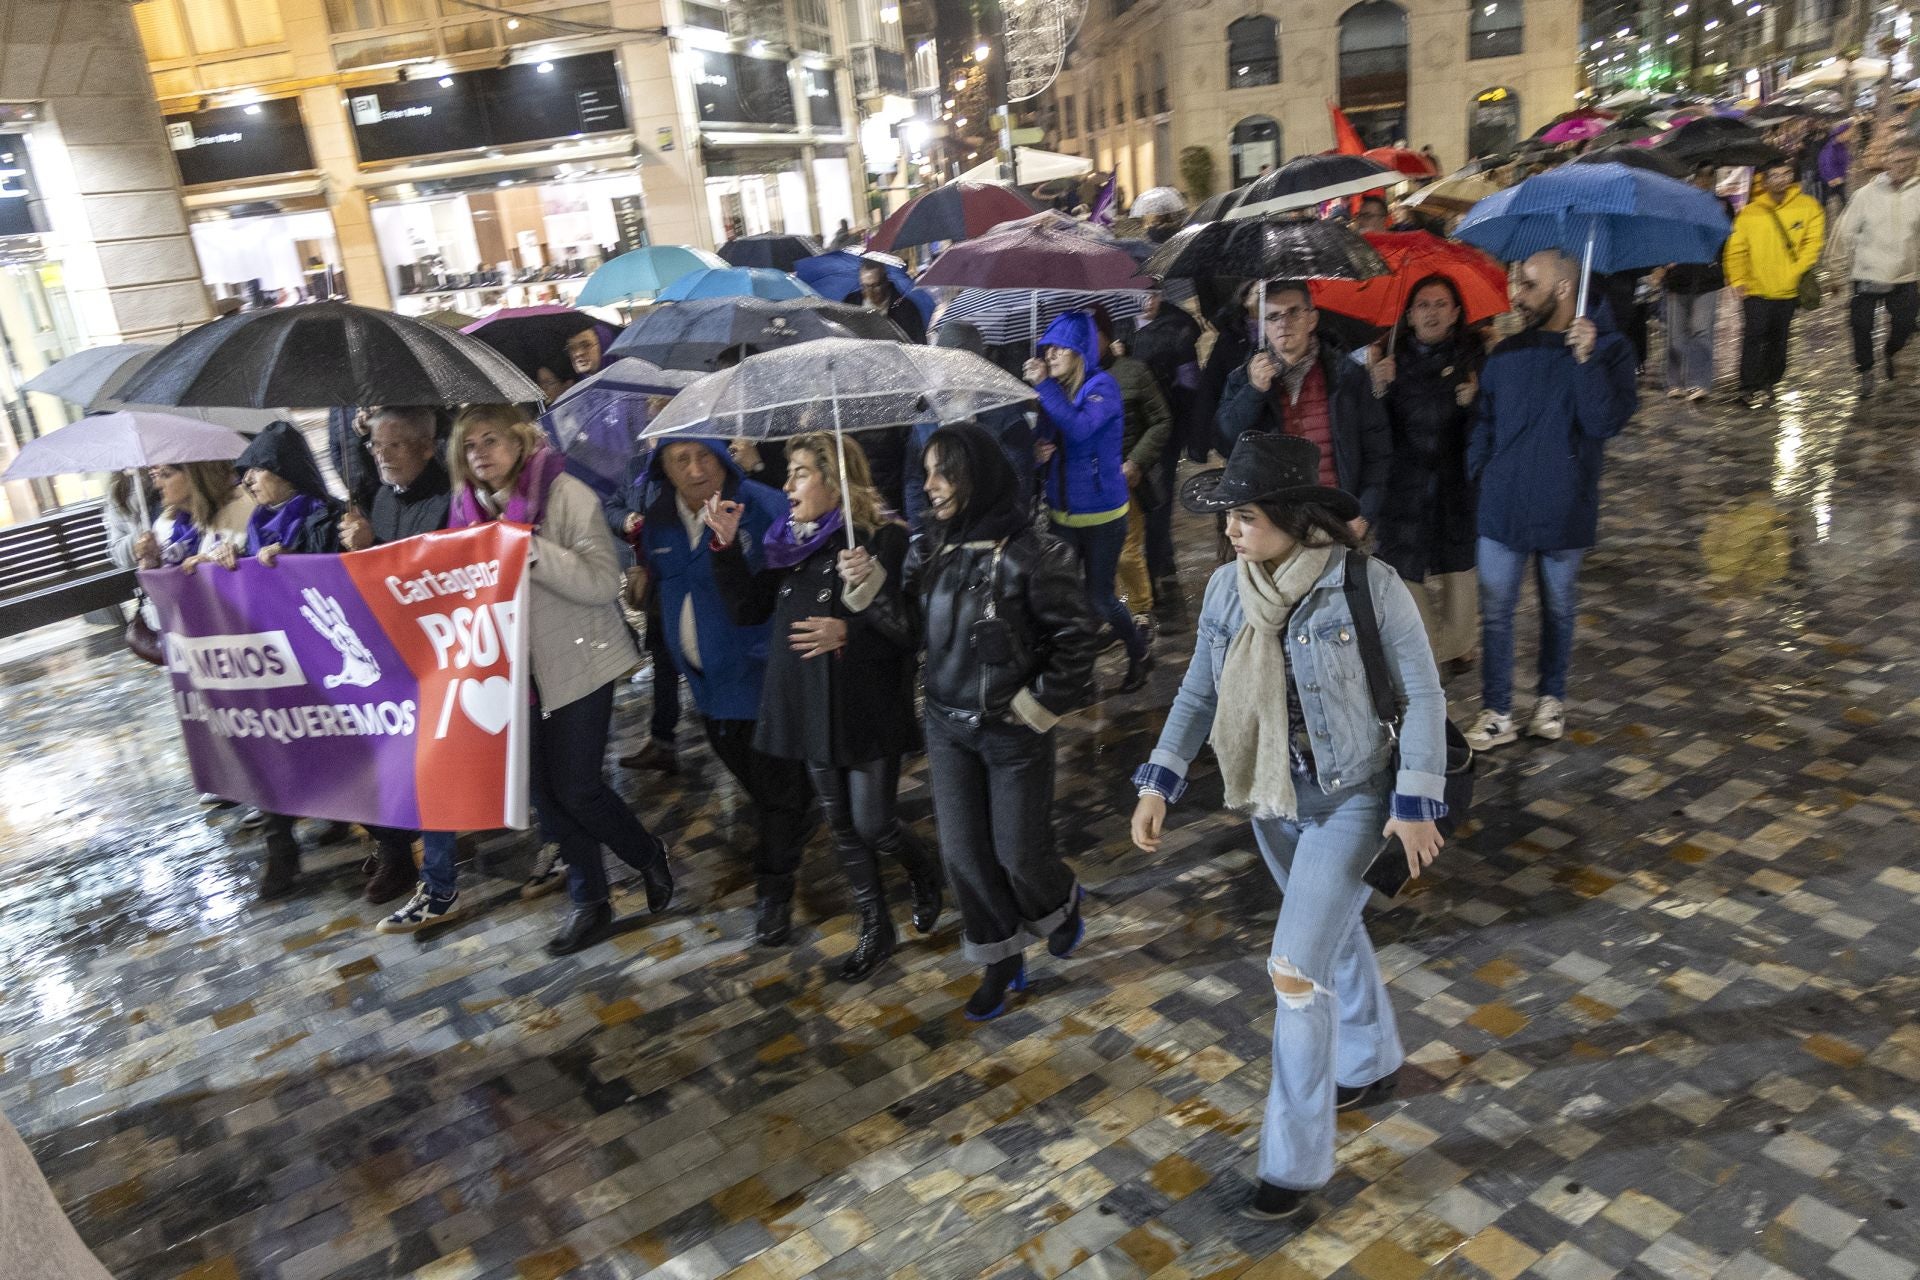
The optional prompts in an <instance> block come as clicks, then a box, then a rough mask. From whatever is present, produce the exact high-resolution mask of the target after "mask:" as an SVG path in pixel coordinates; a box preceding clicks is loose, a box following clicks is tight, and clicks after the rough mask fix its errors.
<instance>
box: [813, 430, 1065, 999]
mask: <svg viewBox="0 0 1920 1280" xmlns="http://www.w3.org/2000/svg"><path fill="white" fill-rule="evenodd" d="M922 462H923V465H924V466H925V469H926V477H927V479H926V489H927V500H928V523H927V532H926V534H925V536H923V537H920V538H917V539H915V540H914V542H913V546H912V549H911V550H910V551H909V552H908V555H907V561H906V565H905V567H904V569H903V572H902V586H901V589H900V590H899V591H897V592H894V591H888V590H886V584H885V583H884V582H883V583H882V584H881V588H880V596H879V598H878V599H877V600H875V601H874V603H873V604H872V605H870V606H869V607H868V611H869V612H871V613H872V614H873V620H872V622H871V624H870V625H872V626H875V627H878V628H883V629H887V630H889V631H890V633H891V634H892V635H893V636H895V637H896V638H898V639H903V640H904V639H907V638H910V637H912V636H914V635H915V634H916V633H917V634H918V635H919V636H921V637H924V639H925V641H926V653H927V657H926V677H925V682H924V683H925V690H926V737H927V763H928V766H929V769H928V772H929V775H930V779H931V782H932V786H933V812H934V816H935V818H936V819H937V820H938V822H939V826H940V857H941V861H942V862H944V863H945V864H946V868H947V876H948V878H949V879H950V880H951V881H952V884H953V890H954V896H955V898H956V899H957V900H958V901H959V904H960V918H961V922H962V925H963V943H962V946H963V950H964V952H965V955H966V957H967V959H968V960H970V961H972V962H973V963H975V964H978V965H982V966H984V968H985V972H984V974H983V975H982V977H981V980H980V985H979V987H978V988H977V989H976V990H975V991H974V993H973V994H972V995H971V996H970V997H968V999H967V1004H966V1016H967V1017H968V1018H969V1019H971V1020H973V1021H976V1022H982V1021H985V1020H987V1019H989V1018H997V1017H999V1016H1000V1015H1001V1014H1002V1013H1005V1012H1006V1010H1007V993H1008V991H1010V990H1011V991H1024V990H1025V989H1026V985H1027V978H1026V958H1025V953H1026V949H1027V947H1029V946H1030V945H1032V944H1033V943H1035V942H1041V941H1044V942H1045V943H1046V944H1047V950H1048V951H1050V952H1052V953H1053V954H1054V955H1056V956H1063V957H1064V956H1067V955H1071V954H1072V953H1073V950H1074V948H1076V947H1077V946H1079V945H1080V939H1081V936H1082V934H1083V932H1084V924H1083V923H1082V919H1081V910H1080V900H1081V892H1080V888H1079V885H1078V884H1077V883H1076V882H1075V880H1074V875H1073V872H1072V870H1070V869H1069V868H1068V867H1067V865H1066V863H1065V862H1063V861H1062V860H1061V858H1060V855H1059V854H1058V853H1057V852H1056V851H1055V849H1054V841H1053V828H1052V826H1051V823H1050V821H1049V816H1048V815H1049V811H1050V809H1051V808H1052V805H1053V727H1054V725H1055V724H1057V723H1058V722H1059V720H1060V717H1062V716H1064V715H1066V714H1068V713H1069V712H1071V711H1074V710H1076V709H1078V708H1080V707H1083V706H1086V705H1087V704H1088V703H1089V702H1091V701H1092V700H1093V662H1094V657H1095V654H1096V650H1097V647H1098V643H1099V642H1098V639H1097V626H1098V624H1097V623H1096V622H1095V620H1094V617H1093V614H1092V612H1091V611H1090V610H1089V609H1088V606H1087V594H1086V589H1085V588H1084V587H1083V586H1082V584H1081V574H1080V569H1079V567H1078V566H1077V565H1076V564H1074V561H1073V555H1072V553H1071V552H1070V551H1068V549H1067V548H1066V547H1064V546H1062V545H1061V544H1060V543H1058V542H1056V541H1054V540H1053V539H1051V538H1046V537H1043V536H1042V535H1040V534H1039V533H1037V532H1035V530H1034V528H1033V523H1032V521H1031V520H1030V519H1028V516H1027V512H1026V510H1025V508H1024V507H1023V506H1022V505H1021V503H1020V501H1019V498H1018V494H1019V486H1018V485H1017V484H1016V483H1015V482H1014V477H1013V470H1012V468H1011V467H1009V466H1008V464H1007V459H1006V455H1005V454H1003V453H1002V452H1001V451H1000V446H999V445H998V443H996V442H995V440H994V438H993V437H992V436H991V435H989V434H987V432H986V431H985V430H984V429H982V428H980V427H978V426H975V425H973V424H971V423H962V424H959V425H956V426H951V427H942V428H941V429H940V430H938V431H936V432H934V434H933V437H932V439H931V440H929V441H928V442H927V449H926V454H925V457H924V458H923V459H922ZM881 572H882V569H881V562H880V561H879V560H877V559H875V558H874V557H873V556H871V555H863V554H861V552H858V551H856V552H854V553H852V554H851V555H850V556H849V557H848V559H847V561H846V562H845V564H844V566H843V568H842V570H841V576H842V579H843V580H844V581H845V582H846V583H847V585H848V587H849V588H851V589H852V591H854V592H864V591H870V590H872V589H873V588H871V587H869V586H868V585H867V584H868V583H870V582H871V581H872V579H873V578H874V577H875V576H878V575H879V574H880V573H881Z"/></svg>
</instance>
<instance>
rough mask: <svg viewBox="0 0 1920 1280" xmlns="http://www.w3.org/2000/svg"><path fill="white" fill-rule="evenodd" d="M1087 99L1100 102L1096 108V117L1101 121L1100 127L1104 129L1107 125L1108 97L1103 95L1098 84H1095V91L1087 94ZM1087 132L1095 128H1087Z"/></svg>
mask: <svg viewBox="0 0 1920 1280" xmlns="http://www.w3.org/2000/svg"><path fill="white" fill-rule="evenodd" d="M1087 101H1088V102H1097V103H1098V104H1099V105H1098V106H1097V107H1096V108H1095V109H1094V119H1096V120H1098V121H1099V122H1100V127H1101V128H1102V129H1104V128H1106V127H1107V100H1106V98H1104V97H1102V96H1101V94H1100V90H1099V87H1098V86H1095V88H1094V91H1093V92H1092V93H1090V94H1088V95H1087ZM1087 132H1088V133H1092V132H1093V129H1092V128H1091V127H1089V128H1088V129H1087Z"/></svg>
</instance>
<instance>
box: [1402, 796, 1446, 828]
mask: <svg viewBox="0 0 1920 1280" xmlns="http://www.w3.org/2000/svg"><path fill="white" fill-rule="evenodd" d="M1391 808H1392V810H1393V816H1394V818H1395V819H1396V820H1397V821H1400V822H1438V821H1440V819H1442V818H1444V817H1446V816H1447V802H1446V801H1444V800H1429V799H1427V798H1426V797H1425V796H1403V795H1401V794H1400V793H1399V792H1398V791H1396V792H1394V793H1393V800H1392V802H1391Z"/></svg>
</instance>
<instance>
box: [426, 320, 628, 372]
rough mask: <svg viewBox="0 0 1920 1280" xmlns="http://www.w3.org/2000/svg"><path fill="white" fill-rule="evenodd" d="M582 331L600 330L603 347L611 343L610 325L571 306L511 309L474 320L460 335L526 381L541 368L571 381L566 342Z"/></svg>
mask: <svg viewBox="0 0 1920 1280" xmlns="http://www.w3.org/2000/svg"><path fill="white" fill-rule="evenodd" d="M585 329H598V330H599V331H600V345H601V346H602V347H605V346H606V345H607V343H609V342H611V341H612V340H613V334H614V326H613V325H610V324H608V323H606V322H605V321H603V320H596V319H594V318H593V317H592V316H590V315H588V314H587V313H586V312H584V311H575V310H574V309H573V308H572V307H512V308H508V309H507V310H504V311H496V312H494V313H493V314H492V315H490V316H488V317H487V318H486V319H485V320H476V321H474V322H473V323H472V324H469V325H467V326H466V327H465V328H463V329H462V330H460V332H462V333H464V334H466V335H467V336H469V337H473V338H478V339H479V340H480V341H482V342H484V343H486V344H487V345H488V346H490V347H492V348H493V349H494V350H495V351H498V352H499V353H500V354H501V355H503V356H505V357H506V358H507V359H509V360H511V361H513V367H514V368H516V369H518V370H520V372H522V373H524V374H526V375H527V376H528V377H529V378H531V377H534V376H535V375H536V374H537V373H538V371H539V370H540V369H541V368H542V367H543V366H544V367H545V368H548V369H551V370H552V371H553V372H555V373H557V374H559V375H560V376H561V377H563V378H571V377H572V376H573V374H572V362H571V361H569V360H568V358H567V340H568V339H569V338H572V337H573V336H574V335H575V334H576V333H579V332H581V331H582V330H585Z"/></svg>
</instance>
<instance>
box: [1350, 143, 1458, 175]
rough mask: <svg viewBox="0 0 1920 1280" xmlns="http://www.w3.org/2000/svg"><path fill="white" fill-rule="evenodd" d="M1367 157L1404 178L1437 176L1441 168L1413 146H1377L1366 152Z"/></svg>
mask: <svg viewBox="0 0 1920 1280" xmlns="http://www.w3.org/2000/svg"><path fill="white" fill-rule="evenodd" d="M1365 154H1366V157H1367V159H1369V160H1371V161H1373V162H1374V163H1375V164H1377V165H1380V166H1382V167H1384V168H1388V169H1391V170H1393V171H1394V172H1395V173H1397V174H1399V175H1400V176H1401V177H1403V178H1437V177H1439V176H1440V170H1439V169H1438V168H1437V167H1436V166H1435V165H1434V163H1433V161H1431V160H1429V159H1427V158H1426V157H1425V156H1423V155H1421V154H1420V153H1419V152H1418V151H1415V150H1414V149H1413V148H1412V147H1375V148H1373V149H1372V150H1371V151H1368V152H1366V153H1365Z"/></svg>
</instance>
